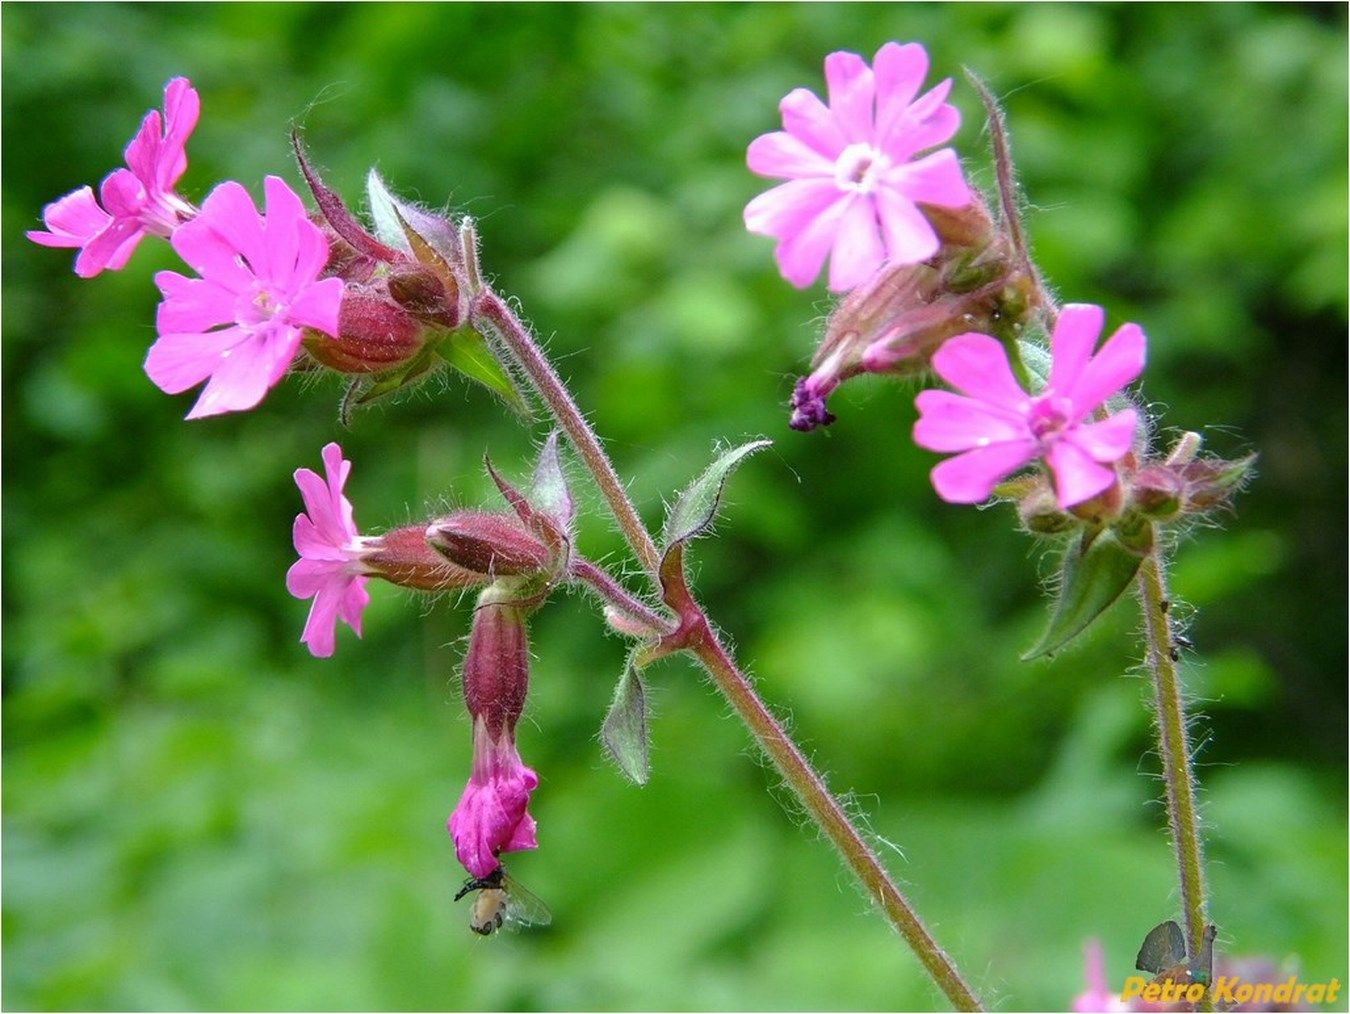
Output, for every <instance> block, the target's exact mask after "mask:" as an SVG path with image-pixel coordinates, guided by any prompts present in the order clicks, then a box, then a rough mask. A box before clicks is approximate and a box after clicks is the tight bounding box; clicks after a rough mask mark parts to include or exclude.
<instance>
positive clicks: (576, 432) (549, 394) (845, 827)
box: [470, 289, 982, 1010]
mask: <svg viewBox="0 0 1350 1014" xmlns="http://www.w3.org/2000/svg"><path fill="white" fill-rule="evenodd" d="M470 316H471V320H472V321H473V322H474V323H475V324H481V325H486V326H487V327H489V328H490V329H491V331H492V333H493V334H494V335H495V336H497V337H498V339H499V340H500V343H501V345H502V346H503V347H504V349H505V350H506V352H507V353H508V354H509V355H510V356H511V359H512V361H513V362H514V363H515V364H516V365H517V366H518V367H519V368H520V370H521V372H523V373H524V374H525V376H526V378H527V379H528V380H529V382H530V385H531V386H532V387H533V388H534V389H535V392H536V393H537V394H538V395H539V397H540V398H541V399H542V400H543V402H544V404H546V405H547V406H548V408H549V411H550V412H551V413H552V414H553V417H554V418H555V419H556V420H557V422H558V425H559V426H561V427H562V430H563V432H564V433H566V434H567V437H568V439H569V440H570V441H571V443H572V446H573V447H575V448H576V450H577V453H578V454H579V455H580V456H581V460H582V462H583V463H584V464H585V466H586V470H587V471H588V472H590V474H591V477H592V478H593V479H594V480H595V484H596V485H597V486H598V487H599V489H600V492H601V494H602V495H603V496H604V498H605V501H606V502H607V503H608V504H609V506H610V509H611V510H612V512H613V514H614V517H615V520H616V521H617V522H618V524H619V530H620V531H621V532H622V533H623V536H624V538H625V539H626V540H627V541H628V544H629V546H630V547H632V550H633V552H634V554H635V555H636V556H637V558H638V559H639V560H640V561H641V562H642V566H643V569H644V570H646V572H647V574H648V577H649V578H650V579H651V582H652V587H653V588H654V589H657V590H658V591H659V590H661V588H662V583H661V576H660V571H661V554H660V552H659V550H658V549H657V547H656V543H655V542H654V541H653V540H652V537H651V534H650V533H649V532H648V531H647V529H646V528H645V527H644V526H643V524H642V519H641V518H640V517H639V516H638V513H637V509H636V508H635V507H634V506H633V503H632V501H631V500H629V498H628V493H627V491H626V490H625V489H624V487H623V483H621V482H620V481H619V477H618V476H617V475H616V474H615V472H614V466H613V465H611V464H610V461H609V458H608V456H606V454H605V452H604V449H603V448H602V447H601V446H600V441H599V438H598V437H596V435H595V432H594V431H593V430H592V429H591V427H590V424H589V423H588V422H586V418H585V416H583V415H582V414H581V410H580V409H579V408H578V407H577V404H576V402H575V401H574V400H573V398H572V395H571V393H570V392H569V391H568V390H567V388H566V386H565V385H564V384H563V382H562V380H561V379H560V378H559V377H558V374H557V372H556V371H555V370H554V369H553V365H552V364H551V363H550V362H549V361H548V359H547V357H546V356H545V355H544V353H543V352H542V351H541V350H540V348H539V347H538V345H536V344H535V342H534V339H533V338H532V337H531V336H530V333H529V331H528V330H527V329H526V327H525V325H524V324H522V323H521V322H520V320H519V319H517V317H516V316H515V314H513V313H512V312H511V310H510V308H509V307H508V306H507V305H506V303H505V302H504V301H503V300H502V299H501V298H500V297H499V296H497V294H496V293H494V292H492V291H491V290H489V289H484V290H483V291H482V292H480V293H479V294H478V296H476V297H475V300H474V304H473V306H472V307H471V309H470ZM584 569H585V568H584V567H583V570H584ZM577 576H578V577H582V579H583V580H585V579H587V578H589V579H590V583H591V584H592V586H593V587H597V590H602V593H603V592H604V591H608V592H610V593H616V590H615V589H614V588H610V587H605V588H604V589H600V587H599V586H598V585H596V584H595V580H596V579H597V576H598V575H597V574H596V573H595V572H592V571H586V573H585V574H584V575H581V574H578V575H577ZM602 584H603V582H602ZM629 611H630V612H631V611H632V609H631V604H630V610H629ZM692 633H693V637H692V639H691V642H690V643H689V645H688V646H689V648H690V650H691V651H693V652H694V654H695V655H696V656H697V657H698V659H699V661H700V662H702V663H703V666H704V668H705V669H707V671H708V673H709V675H711V677H712V679H713V682H714V684H715V685H716V686H717V688H718V689H719V690H720V691H721V692H722V694H723V696H725V697H726V699H727V700H728V702H730V704H731V706H732V707H733V708H734V709H735V710H736V713H737V714H738V715H739V716H740V717H741V720H742V721H743V722H744V723H745V725H746V727H747V728H748V729H749V731H750V734H751V736H753V737H754V739H755V741H756V742H757V743H759V745H760V747H761V748H762V749H763V750H764V752H765V753H766V754H768V756H769V757H770V758H771V759H772V760H773V762H774V764H775V766H776V767H777V768H778V770H779V771H780V772H781V773H782V775H783V777H784V778H785V779H786V780H787V782H788V784H789V785H790V786H791V787H792V790H793V791H794V792H795V793H796V794H797V797H798V798H799V799H800V800H801V801H802V804H803V805H804V806H805V807H806V810H807V813H808V814H809V815H810V819H811V822H812V824H814V825H815V826H816V827H817V828H818V829H819V830H820V831H821V833H822V834H824V835H825V836H826V837H827V838H828V839H829V840H830V841H831V842H832V843H833V844H834V846H835V848H836V849H837V850H838V851H839V854H840V856H841V857H842V858H843V860H844V862H845V864H846V865H847V866H848V867H849V869H851V870H852V871H853V873H854V874H855V875H856V876H857V877H858V879H859V881H860V882H861V883H862V885H863V887H864V888H865V889H866V891H867V894H868V896H869V897H870V898H872V899H873V900H875V901H876V903H877V904H878V905H879V906H880V908H881V910H882V912H883V913H884V914H885V916H886V918H887V920H889V922H890V923H891V925H892V926H894V927H895V929H896V930H897V931H898V932H899V933H900V935H901V936H902V937H903V938H904V939H905V942H906V943H908V944H909V946H910V948H911V949H913V951H914V953H915V954H916V955H917V956H918V958H919V961H920V962H922V963H923V966H924V969H925V970H926V971H927V972H928V974H929V975H930V976H931V977H932V979H933V981H934V982H935V983H936V984H937V986H938V988H939V989H941V990H942V992H943V993H944V994H946V996H947V998H948V999H949V1000H950V1001H951V1002H952V1005H953V1006H954V1007H956V1008H957V1009H959V1010H981V1009H982V1008H981V1007H980V1002H979V1000H978V999H977V998H976V997H975V994H974V993H973V992H972V991H971V989H970V987H969V986H968V985H966V983H965V980H963V979H962V978H961V975H960V974H959V973H958V972H957V970H956V966H955V965H953V964H952V961H951V959H950V958H949V957H948V956H947V955H946V953H945V952H943V950H942V948H941V947H939V946H938V945H937V942H936V941H935V940H934V939H933V937H932V935H931V934H930V933H929V932H928V930H927V929H926V928H925V927H924V925H923V923H922V922H921V921H920V920H919V917H918V916H917V915H916V914H915V912H914V909H913V908H912V907H911V906H910V904H909V902H908V901H906V900H905V897H904V895H903V894H901V893H900V890H899V888H897V887H896V886H895V883H894V881H892V880H891V878H890V876H889V875H888V874H887V873H886V870H885V869H884V868H883V867H882V865H881V862H880V860H878V859H877V857H876V854H875V853H874V852H873V851H872V849H871V848H870V847H869V846H868V844H867V842H866V840H865V839H864V838H863V836H862V833H861V832H860V831H859V830H858V829H857V827H855V826H854V824H853V822H852V821H851V820H849V817H848V814H846V813H845V812H844V810H843V808H842V807H841V806H840V805H839V804H838V803H837V802H836V801H835V799H834V797H833V796H831V795H830V793H829V790H828V789H827V788H826V787H825V782H824V780H823V779H822V778H821V777H820V775H819V774H817V773H816V771H815V770H814V769H813V768H812V767H811V764H810V762H809V761H807V759H806V757H805V755H804V754H803V753H802V752H801V750H800V749H799V748H798V747H797V745H796V744H795V743H794V742H793V741H792V739H791V738H790V737H789V736H788V734H787V732H785V731H784V729H783V727H782V726H781V725H779V724H778V722H777V721H776V720H775V719H774V717H773V715H772V714H771V713H770V712H769V709H768V708H767V707H765V705H764V702H763V701H761V700H760V699H759V697H758V695H756V693H755V690H754V688H753V687H752V686H751V685H750V682H749V680H747V679H746V678H745V676H744V675H743V674H742V673H741V671H740V669H739V668H738V667H737V666H736V663H735V662H734V661H733V660H732V658H731V655H730V654H729V653H728V652H727V650H726V648H724V647H723V646H722V643H721V642H720V641H719V640H718V638H717V635H716V634H714V633H713V631H712V627H711V626H710V625H709V624H708V621H707V619H706V617H705V616H704V615H703V613H702V610H701V609H699V610H698V612H697V614H696V626H695V629H694V630H693V631H692Z"/></svg>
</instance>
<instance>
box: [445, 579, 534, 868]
mask: <svg viewBox="0 0 1350 1014" xmlns="http://www.w3.org/2000/svg"><path fill="white" fill-rule="evenodd" d="M510 594H511V593H510V592H506V591H499V590H494V589H489V590H487V591H485V592H483V594H482V596H480V598H479V602H478V608H477V609H476V610H474V614H473V627H472V629H471V630H470V632H469V650H468V651H467V652H466V653H465V656H464V703H465V705H467V707H468V709H469V715H470V716H471V717H472V718H473V772H472V774H471V775H470V776H469V783H468V785H466V786H465V787H464V793H463V795H461V796H460V797H459V803H458V804H456V806H455V810H454V812H453V813H451V814H450V819H449V820H447V821H446V824H445V826H446V830H448V831H449V832H450V837H451V838H452V839H453V840H454V843H455V854H456V855H457V856H458V857H459V861H460V862H461V863H463V864H464V868H465V869H466V870H468V871H469V874H470V875H471V876H474V877H486V876H487V875H488V874H489V873H491V872H492V871H493V870H495V869H496V868H497V866H498V860H497V857H498V855H499V854H500V853H502V852H516V851H518V850H520V849H532V848H536V847H537V842H536V841H535V836H534V818H533V817H531V816H530V815H529V813H528V812H527V810H526V807H527V806H528V805H529V802H530V793H531V792H532V791H534V788H535V787H536V786H537V785H538V784H539V777H538V776H537V775H536V774H535V773H534V772H533V771H531V770H530V769H529V768H527V767H526V766H525V765H524V764H522V763H521V760H520V755H519V754H518V753H516V722H517V721H518V720H519V718H520V714H521V711H522V710H523V709H524V707H525V694H526V692H527V690H528V689H529V680H530V651H529V645H528V643H527V636H526V631H525V614H524V612H523V611H522V609H521V607H520V606H519V605H517V604H513V603H512V602H511V601H510V600H509V598H508V599H505V600H504V599H502V595H507V596H509V595H510Z"/></svg>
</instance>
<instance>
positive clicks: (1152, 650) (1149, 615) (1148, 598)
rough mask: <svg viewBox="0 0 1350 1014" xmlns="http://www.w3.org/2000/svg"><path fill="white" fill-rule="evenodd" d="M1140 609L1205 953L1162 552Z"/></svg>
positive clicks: (1180, 858) (1180, 855)
mask: <svg viewBox="0 0 1350 1014" xmlns="http://www.w3.org/2000/svg"><path fill="white" fill-rule="evenodd" d="M1138 581H1139V605H1140V609H1141V610H1142V612H1143V615H1144V634H1145V639H1146V642H1147V647H1148V657H1147V659H1146V662H1147V665H1148V670H1149V673H1150V675H1151V676H1152V677H1153V707H1154V712H1155V714H1154V723H1155V725H1156V726H1157V730H1158V754H1159V756H1160V757H1161V759H1162V769H1163V782H1164V784H1165V785H1166V786H1167V818H1168V824H1169V825H1170V826H1171V833H1172V848H1173V850H1174V851H1175V852H1176V857H1177V870H1178V873H1179V876H1180V880H1181V908H1182V914H1183V916H1184V918H1185V921H1186V941H1187V950H1188V953H1190V954H1198V953H1200V948H1201V945H1202V943H1203V940H1204V933H1205V925H1206V923H1207V922H1208V915H1207V913H1206V911H1205V877H1204V860H1203V853H1202V851H1201V847H1200V821H1199V819H1198V817H1197V815H1196V806H1195V776H1194V775H1193V774H1192V772H1191V747H1190V743H1189V741H1188V737H1187V732H1186V710H1185V704H1184V702H1183V701H1182V696H1181V680H1180V678H1179V677H1178V673H1177V665H1176V645H1175V643H1174V642H1173V640H1172V631H1171V625H1170V623H1169V621H1168V618H1167V611H1168V607H1169V602H1168V598H1167V578H1166V572H1165V570H1164V567H1163V560H1162V552H1161V550H1160V549H1159V548H1158V546H1157V545H1156V542H1155V545H1154V548H1153V549H1152V550H1151V551H1150V552H1149V554H1148V556H1146V557H1144V562H1143V564H1142V565H1141V566H1140V568H1139V577H1138Z"/></svg>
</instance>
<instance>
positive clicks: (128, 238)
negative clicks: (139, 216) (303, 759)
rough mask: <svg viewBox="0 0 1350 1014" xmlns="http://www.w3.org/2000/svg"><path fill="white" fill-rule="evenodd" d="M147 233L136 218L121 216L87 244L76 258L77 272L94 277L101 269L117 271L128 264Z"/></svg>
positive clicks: (83, 275)
mask: <svg viewBox="0 0 1350 1014" xmlns="http://www.w3.org/2000/svg"><path fill="white" fill-rule="evenodd" d="M144 238H145V233H144V232H143V231H142V230H141V227H140V226H139V225H138V224H137V223H136V221H135V220H134V219H127V218H119V219H114V220H113V221H112V223H111V224H110V225H109V226H108V227H107V228H106V229H104V230H103V231H102V232H100V233H99V234H98V235H96V236H94V237H93V238H92V239H90V240H89V242H88V243H86V244H85V247H84V249H83V250H81V251H80V253H79V256H77V257H76V258H75V273H76V274H77V275H79V276H80V277H81V278H92V277H94V275H96V274H98V273H99V272H100V271H104V270H111V271H116V270H118V269H119V268H121V267H122V266H123V265H124V264H126V262H127V260H128V259H129V258H130V257H131V254H132V252H133V251H134V250H135V249H136V245H137V244H138V243H140V241H141V240H142V239H144Z"/></svg>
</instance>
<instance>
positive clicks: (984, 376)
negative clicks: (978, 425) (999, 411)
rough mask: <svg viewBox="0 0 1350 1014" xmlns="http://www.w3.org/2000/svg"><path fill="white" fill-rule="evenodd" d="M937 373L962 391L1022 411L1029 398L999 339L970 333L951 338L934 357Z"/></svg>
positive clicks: (1005, 407) (1028, 402) (1023, 411)
mask: <svg viewBox="0 0 1350 1014" xmlns="http://www.w3.org/2000/svg"><path fill="white" fill-rule="evenodd" d="M933 369H934V370H935V371H936V372H937V375H938V376H939V377H941V378H942V379H943V380H945V381H946V382H947V383H949V384H951V385H952V386H953V387H955V388H956V389H957V390H958V391H960V392H961V393H962V394H968V395H970V397H972V398H975V399H977V400H979V401H986V402H989V403H990V404H991V405H995V406H998V407H999V408H1004V409H1009V410H1011V411H1013V412H1017V413H1019V414H1024V413H1025V412H1026V409H1027V406H1028V405H1029V404H1030V401H1029V399H1028V397H1027V394H1026V392H1025V391H1023V390H1022V388H1021V386H1020V385H1019V384H1018V383H1017V381H1016V380H1015V379H1013V375H1012V370H1011V369H1010V368H1009V366H1008V354H1007V352H1005V351H1004V349H1003V346H1002V345H1001V344H1000V343H999V342H998V340H997V339H994V338H991V337H989V336H988V335H984V334H976V333H975V332H967V333H966V334H962V335H957V336H956V337H955V338H949V339H947V341H945V342H943V343H942V347H941V348H939V349H938V350H937V353H936V354H935V355H934V356H933Z"/></svg>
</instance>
